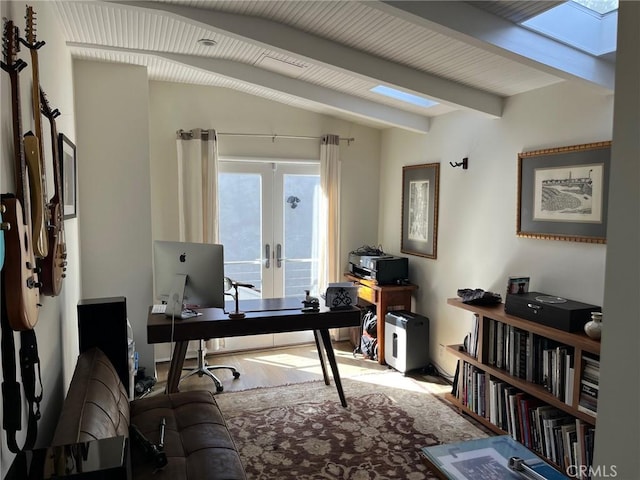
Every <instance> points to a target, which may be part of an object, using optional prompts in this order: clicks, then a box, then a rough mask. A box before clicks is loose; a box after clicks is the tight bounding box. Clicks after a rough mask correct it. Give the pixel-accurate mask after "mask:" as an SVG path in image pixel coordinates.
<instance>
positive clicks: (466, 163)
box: [449, 157, 469, 170]
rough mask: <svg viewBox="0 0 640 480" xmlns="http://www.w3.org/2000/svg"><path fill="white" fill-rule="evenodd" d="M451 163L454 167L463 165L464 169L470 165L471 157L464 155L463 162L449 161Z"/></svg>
mask: <svg viewBox="0 0 640 480" xmlns="http://www.w3.org/2000/svg"><path fill="white" fill-rule="evenodd" d="M449 165H451V166H452V167H454V168H455V167H462V169H463V170H466V169H467V167H468V166H469V158H468V157H464V158H463V159H462V161H461V162H457V163H453V162H449Z"/></svg>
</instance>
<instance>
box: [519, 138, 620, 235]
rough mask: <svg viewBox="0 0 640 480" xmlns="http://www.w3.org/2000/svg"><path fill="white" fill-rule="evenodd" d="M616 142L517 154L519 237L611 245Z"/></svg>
mask: <svg viewBox="0 0 640 480" xmlns="http://www.w3.org/2000/svg"><path fill="white" fill-rule="evenodd" d="M610 158H611V142H608V141H607V142H598V143H588V144H584V145H573V146H570V147H561V148H551V149H547V150H537V151H533V152H526V153H520V154H519V155H518V211H517V216H518V218H517V225H518V227H517V235H518V236H519V237H526V238H539V239H546V240H570V241H575V242H588V243H606V233H607V198H608V193H609V192H608V187H609V163H610Z"/></svg>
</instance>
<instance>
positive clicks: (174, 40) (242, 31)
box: [54, 0, 615, 132]
mask: <svg viewBox="0 0 640 480" xmlns="http://www.w3.org/2000/svg"><path fill="white" fill-rule="evenodd" d="M557 3H560V2H549V1H542V2H529V1H513V2H512V1H486V2H463V1H445V2H437V1H426V2H422V1H355V0H352V1H324V0H322V1H314V0H303V1H300V0H287V1H269V0H261V1H239V0H234V1H218V0H184V1H175V0H157V1H147V2H138V1H126V2H125V1H99V0H90V1H77V0H54V4H55V10H56V12H57V14H58V15H59V18H60V22H61V25H62V26H63V30H64V33H65V36H66V39H67V44H68V45H69V47H70V49H71V53H72V55H73V57H74V58H78V59H89V60H94V61H103V62H115V63H126V64H135V65H142V66H145V67H146V68H147V71H148V75H149V79H150V80H159V81H170V82H179V83H187V84H194V85H209V86H216V87H224V88H229V89H233V90H237V91H240V92H244V93H247V94H250V95H255V96H258V97H262V98H266V99H269V100H273V101H277V102H281V103H285V104H288V105H292V106H296V107H299V108H303V109H306V110H311V111H314V112H318V113H323V114H327V115H332V116H336V117H340V118H344V119H347V120H352V121H357V122H360V123H364V124H365V125H369V126H373V127H375V128H386V127H389V126H396V127H400V128H404V129H408V130H411V131H416V132H427V131H428V130H429V123H430V119H431V118H432V117H435V116H438V115H442V114H445V113H449V112H452V111H455V110H471V111H475V112H477V113H478V114H480V115H486V116H489V117H493V118H497V117H500V116H501V115H502V110H503V105H504V101H505V99H506V98H508V97H510V96H512V95H516V94H519V93H523V92H527V91H531V90H535V89H538V88H542V87H545V86H548V85H551V84H554V83H558V82H563V81H567V80H570V81H576V82H581V83H585V84H588V85H591V86H593V87H594V88H595V89H596V90H597V91H601V92H603V93H611V92H613V85H614V70H615V65H614V64H613V63H612V61H611V60H607V59H604V58H597V57H593V56H591V55H588V54H586V53H582V52H580V51H579V50H576V49H574V48H571V47H569V46H566V45H564V44H561V43H559V42H556V41H554V40H551V39H549V38H547V37H544V36H541V35H539V34H537V33H534V32H533V31H531V30H527V29H525V28H523V27H521V26H519V25H518V24H517V22H519V21H522V20H524V19H527V18H529V17H531V16H532V15H535V14H537V13H539V12H541V11H543V10H545V9H548V8H550V7H552V6H554V5H555V4H557ZM201 39H205V40H210V41H211V42H209V43H211V44H213V45H203V44H202V42H198V40H201ZM378 85H384V86H390V87H393V88H395V89H398V90H401V91H403V92H407V93H411V94H415V95H419V96H424V97H427V98H429V99H431V100H434V101H436V102H438V104H437V105H436V106H432V107H430V108H424V107H420V106H415V105H411V104H409V103H406V102H403V101H400V100H396V99H393V98H389V97H385V96H382V95H380V94H377V93H374V92H372V91H371V89H372V88H373V87H376V86H378Z"/></svg>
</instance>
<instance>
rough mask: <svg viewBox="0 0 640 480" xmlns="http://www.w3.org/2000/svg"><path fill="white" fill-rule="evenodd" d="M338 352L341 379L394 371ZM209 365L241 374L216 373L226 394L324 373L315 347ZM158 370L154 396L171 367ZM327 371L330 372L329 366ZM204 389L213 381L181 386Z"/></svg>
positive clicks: (237, 356)
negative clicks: (226, 368) (231, 368)
mask: <svg viewBox="0 0 640 480" xmlns="http://www.w3.org/2000/svg"><path fill="white" fill-rule="evenodd" d="M334 351H335V355H336V360H337V362H338V369H339V371H340V377H341V378H349V377H353V376H358V375H364V374H367V373H374V372H381V371H388V370H389V368H390V367H387V366H385V365H380V364H378V362H375V361H373V360H366V359H364V358H362V355H357V356H354V355H353V346H352V345H351V343H350V342H346V341H345V342H335V343H334ZM207 362H208V363H209V364H210V365H231V366H233V367H235V368H237V369H238V371H239V372H240V378H237V379H234V378H233V375H232V374H231V371H230V370H215V371H214V374H215V375H216V376H217V377H218V378H219V379H220V380H221V381H222V384H223V386H224V391H225V392H234V391H240V390H247V389H250V388H258V387H263V388H264V387H273V386H278V385H288V384H292V383H302V382H309V381H314V380H322V370H321V368H320V363H319V360H318V352H317V350H316V346H315V344H307V345H299V346H294V347H282V348H272V349H268V350H251V351H244V352H236V353H222V354H215V353H214V354H211V355H208V356H207ZM195 363H196V362H195V359H193V360H189V359H188V360H186V361H185V367H187V366H193V365H195ZM156 368H157V378H158V384H157V385H156V386H155V387H154V392H158V391H163V390H164V386H165V382H166V378H167V370H168V363H159V364H158V365H157V367H156ZM327 368H329V366H328V365H327ZM185 374H186V371H185ZM429 378H430V379H432V380H431V381H437V382H442V383H444V382H443V381H442V379H435V380H433V377H429ZM202 388H205V389H214V387H213V382H212V381H211V379H210V378H208V377H206V376H203V377H198V376H197V375H193V376H191V377H189V378H188V379H185V380H184V381H183V382H181V383H180V390H183V391H184V390H196V389H202Z"/></svg>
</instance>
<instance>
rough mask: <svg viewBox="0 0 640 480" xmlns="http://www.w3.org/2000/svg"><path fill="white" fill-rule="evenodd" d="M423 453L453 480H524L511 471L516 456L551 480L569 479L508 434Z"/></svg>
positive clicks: (441, 446)
mask: <svg viewBox="0 0 640 480" xmlns="http://www.w3.org/2000/svg"><path fill="white" fill-rule="evenodd" d="M421 453H422V455H423V457H424V459H425V460H426V462H427V463H428V464H430V465H431V466H433V467H434V468H435V469H436V471H438V472H439V473H441V474H443V475H444V477H446V478H448V479H450V480H494V479H496V478H499V479H501V480H521V479H522V477H521V476H520V474H519V473H516V472H514V471H512V470H511V469H509V466H508V464H509V459H510V458H512V457H518V458H520V459H522V460H523V461H524V462H525V463H526V465H527V466H528V467H529V468H531V469H532V470H533V471H534V472H536V473H538V474H539V475H541V476H542V478H545V479H547V480H567V479H568V477H567V476H565V475H564V474H562V473H561V472H559V471H558V470H556V469H555V468H553V467H552V466H551V465H550V464H548V463H547V462H545V461H544V460H543V459H541V458H540V457H538V456H537V455H536V454H535V453H533V452H532V451H531V450H529V449H527V448H526V447H525V446H524V445H522V444H520V443H518V442H516V441H515V440H513V439H512V438H511V437H509V436H508V435H498V436H494V437H487V438H480V439H475V440H467V441H464V442H457V443H452V444H448V445H434V446H432V447H424V448H422V450H421ZM438 476H439V477H440V475H438Z"/></svg>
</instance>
